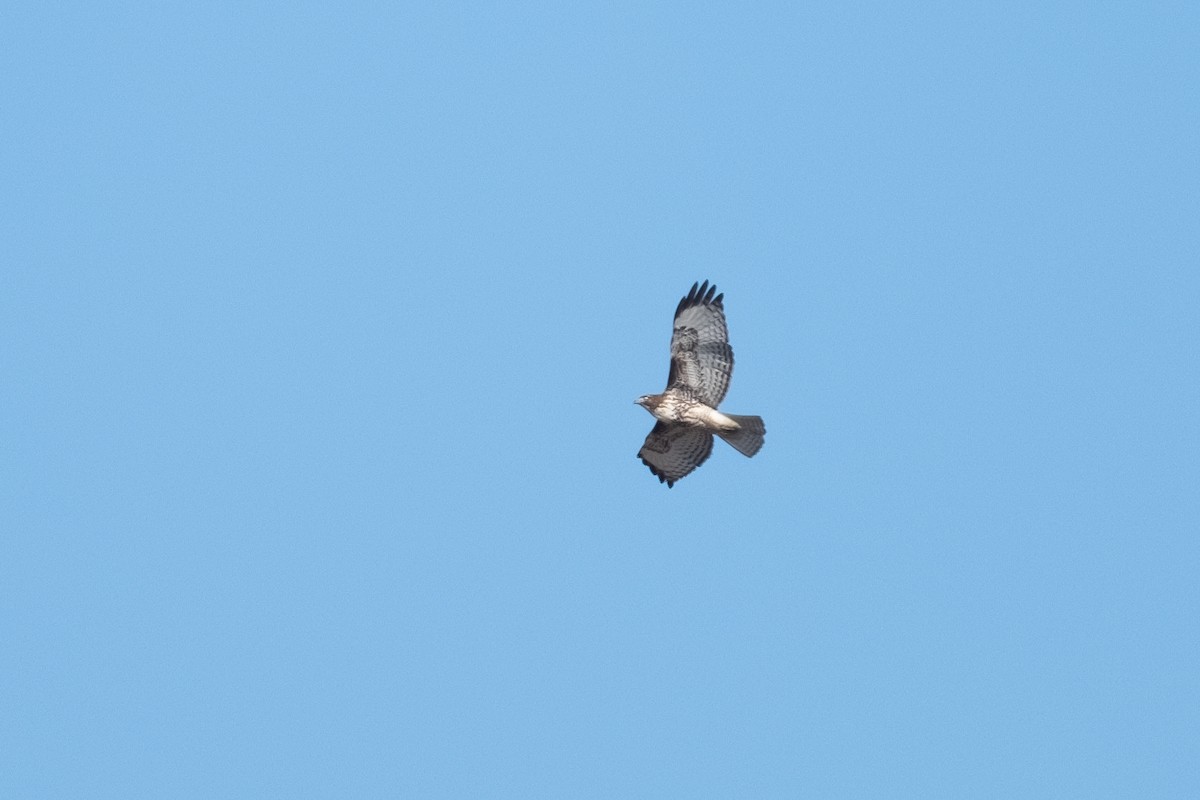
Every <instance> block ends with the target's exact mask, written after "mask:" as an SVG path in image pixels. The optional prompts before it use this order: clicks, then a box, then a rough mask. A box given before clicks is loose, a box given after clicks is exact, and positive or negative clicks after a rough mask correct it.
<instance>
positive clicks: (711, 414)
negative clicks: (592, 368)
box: [635, 281, 766, 487]
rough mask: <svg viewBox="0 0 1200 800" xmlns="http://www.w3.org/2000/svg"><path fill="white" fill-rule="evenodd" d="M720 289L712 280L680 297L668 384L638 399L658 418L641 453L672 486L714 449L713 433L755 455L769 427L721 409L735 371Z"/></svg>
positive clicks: (642, 458) (638, 402)
mask: <svg viewBox="0 0 1200 800" xmlns="http://www.w3.org/2000/svg"><path fill="white" fill-rule="evenodd" d="M716 291H717V287H716V286H711V287H710V286H709V284H708V281H705V282H704V283H703V285H701V284H693V285H692V290H691V291H690V292H689V293H688V294H687V296H686V297H684V298H683V299H682V300H680V301H679V305H678V306H677V307H676V309H675V324H674V330H673V332H672V335H671V370H670V373H669V375H668V377H667V388H666V390H664V391H663V393H662V394H652V395H642V396H641V397H639V398H638V399H637V400H636V401H635V402H637V404H638V405H640V406H642V407H643V408H645V409H646V410H647V411H649V412H650V413H651V414H652V415H653V416H654V418H655V419H656V420H657V423H655V425H654V428H653V430H651V431H650V433H649V435H647V436H646V441H645V443H644V444H643V445H642V449H641V450H640V451H639V452H638V457H639V458H640V459H641V460H642V463H644V464H645V465H646V466H647V467H649V468H650V471H651V472H652V473H654V474H655V475H656V476H657V477H658V479H659V481H661V482H663V483H666V484H667V486H669V487H670V486H674V485H675V481H677V480H679V479H680V478H682V477H684V476H685V475H688V474H689V473H691V472H692V470H694V469H696V467H698V466H700V465H701V464H703V463H704V461H705V459H707V458H708V456H709V455H710V454H711V453H712V437H713V434H716V435H718V436H720V437H721V438H722V439H724V440H725V441H727V442H729V444H730V445H731V446H733V447H734V448H735V449H736V450H737V451H738V452H740V453H742V454H743V455H745V456H753V455H754V454H755V453H757V452H758V451H759V449H761V448H762V445H763V435H764V434H765V433H766V428H765V427H764V426H763V421H762V417H755V416H739V415H736V414H724V413H722V412H720V411H718V410H717V406H718V405H719V404H720V402H721V400H723V399H724V398H725V392H726V391H727V390H728V389H729V380H730V378H731V377H732V376H733V348H731V347H730V346H729V334H728V331H727V329H726V326H725V308H724V305H723V300H724V297H725V296H724V295H719V294H716ZM714 295H715V296H714Z"/></svg>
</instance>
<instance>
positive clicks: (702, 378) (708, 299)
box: [667, 281, 733, 408]
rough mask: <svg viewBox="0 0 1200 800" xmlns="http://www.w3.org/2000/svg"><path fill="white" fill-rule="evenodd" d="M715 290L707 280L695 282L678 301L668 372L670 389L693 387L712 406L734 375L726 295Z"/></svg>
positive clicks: (715, 404)
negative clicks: (699, 282) (726, 321)
mask: <svg viewBox="0 0 1200 800" xmlns="http://www.w3.org/2000/svg"><path fill="white" fill-rule="evenodd" d="M716 291H717V287H716V286H715V285H713V286H711V287H710V286H709V285H708V281H705V282H704V283H702V284H692V290H691V291H690V292H688V294H687V297H685V298H683V299H682V300H680V301H679V306H678V307H677V308H676V309H675V331H674V333H673V334H672V335H671V371H670V374H669V375H668V376H667V388H668V389H671V388H687V389H691V390H692V391H693V392H694V393H695V394H694V396H695V398H696V399H697V400H699V401H700V402H702V403H704V404H705V405H709V406H712V407H713V408H716V407H717V405H718V404H720V402H721V401H722V400H724V399H725V392H726V391H728V390H729V380H730V378H732V377H733V348H732V347H730V346H729V331H728V329H727V328H726V327H725V306H724V305H722V303H723V301H724V299H725V295H724V294H716ZM713 295H716V296H715V297H714V296H713Z"/></svg>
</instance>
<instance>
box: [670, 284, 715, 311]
mask: <svg viewBox="0 0 1200 800" xmlns="http://www.w3.org/2000/svg"><path fill="white" fill-rule="evenodd" d="M714 295H716V296H715V297H714ZM724 299H725V295H724V294H717V285H716V284H715V283H712V284H710V283H709V282H708V279H707V278H705V279H704V282H703V283H701V282H699V281H697V282H696V283H693V284H692V288H691V290H690V291H689V292H688V293H687V296H686V297H684V298H683V299H682V300H680V301H679V305H677V306H676V307H675V313H676V314H678V313H679V312H680V311H683V310H684V309H685V308H691V307H692V306H707V305H715V306H720V307H722V308H723V307H724V306H722V305H721V302H722V301H723V300H724Z"/></svg>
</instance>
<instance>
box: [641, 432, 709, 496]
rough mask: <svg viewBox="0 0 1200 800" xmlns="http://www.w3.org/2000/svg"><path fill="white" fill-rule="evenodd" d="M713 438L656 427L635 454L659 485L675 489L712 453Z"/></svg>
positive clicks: (703, 433) (702, 434)
mask: <svg viewBox="0 0 1200 800" xmlns="http://www.w3.org/2000/svg"><path fill="white" fill-rule="evenodd" d="M712 448H713V437H712V434H711V433H709V432H708V431H705V430H702V429H700V428H692V427H689V426H687V425H667V424H664V423H662V422H658V423H656V424H655V426H654V428H653V429H652V430H651V431H650V433H649V435H647V436H646V442H645V444H643V445H642V449H641V450H639V451H638V458H640V459H641V460H642V463H643V464H645V465H646V466H647V467H649V468H650V471H651V472H653V473H654V474H655V475H656V476H657V477H658V480H659V482H660V483H665V484H667V486H668V487H670V486H674V485H675V481H677V480H679V479H680V478H682V477H683V476H685V475H687V474H688V473H690V472H691V471H692V470H694V469H695V468H696V467H698V466H700V465H701V464H703V463H704V461H705V459H707V458H708V456H709V455H710V454H711V453H712Z"/></svg>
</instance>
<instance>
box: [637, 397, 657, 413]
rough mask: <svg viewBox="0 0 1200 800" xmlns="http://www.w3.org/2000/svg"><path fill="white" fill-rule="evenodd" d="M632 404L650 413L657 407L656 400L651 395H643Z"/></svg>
mask: <svg viewBox="0 0 1200 800" xmlns="http://www.w3.org/2000/svg"><path fill="white" fill-rule="evenodd" d="M633 402H635V403H637V404H638V405H639V406H641V407H642V408H644V409H646V410H647V411H651V410H653V409H654V408H655V407H656V406H657V405H658V398H657V397H655V396H654V395H651V394H644V395H642V396H641V397H639V398H638V399H637V400H634V401H633Z"/></svg>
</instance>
